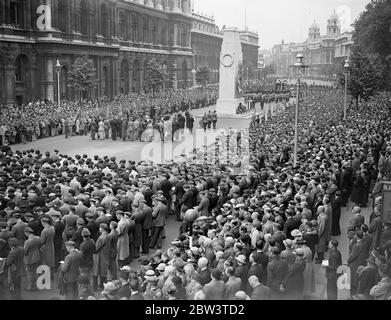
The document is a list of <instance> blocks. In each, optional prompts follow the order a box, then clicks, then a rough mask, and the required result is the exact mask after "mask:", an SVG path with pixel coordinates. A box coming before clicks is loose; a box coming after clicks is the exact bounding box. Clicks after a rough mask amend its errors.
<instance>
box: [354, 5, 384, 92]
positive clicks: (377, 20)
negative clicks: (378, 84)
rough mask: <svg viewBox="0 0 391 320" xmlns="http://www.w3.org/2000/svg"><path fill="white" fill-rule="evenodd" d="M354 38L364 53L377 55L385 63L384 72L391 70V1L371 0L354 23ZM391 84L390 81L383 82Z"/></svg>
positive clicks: (356, 44)
mask: <svg viewBox="0 0 391 320" xmlns="http://www.w3.org/2000/svg"><path fill="white" fill-rule="evenodd" d="M353 40H354V43H355V46H357V47H358V49H359V51H361V52H362V53H363V54H368V55H372V54H374V55H376V59H380V60H381V61H382V62H383V64H384V69H383V71H382V73H383V74H384V77H385V78H386V79H390V78H391V77H390V75H391V74H390V71H391V1H389V0H371V2H370V3H368V4H367V6H366V8H365V11H363V12H362V13H361V15H360V16H359V18H358V19H357V20H356V21H355V23H354V33H353ZM383 84H384V85H385V86H387V84H388V85H389V81H388V82H385V83H383Z"/></svg>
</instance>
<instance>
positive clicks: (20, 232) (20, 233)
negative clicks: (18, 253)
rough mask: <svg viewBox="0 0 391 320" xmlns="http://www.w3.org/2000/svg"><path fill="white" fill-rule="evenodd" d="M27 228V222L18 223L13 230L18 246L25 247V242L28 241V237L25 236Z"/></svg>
mask: <svg viewBox="0 0 391 320" xmlns="http://www.w3.org/2000/svg"><path fill="white" fill-rule="evenodd" d="M26 227H27V223H26V222H23V221H21V222H17V223H16V224H15V225H14V226H13V227H12V229H11V233H12V236H13V237H15V238H16V240H18V246H19V247H23V245H24V242H25V241H26V236H25V235H24V229H25V228H26Z"/></svg>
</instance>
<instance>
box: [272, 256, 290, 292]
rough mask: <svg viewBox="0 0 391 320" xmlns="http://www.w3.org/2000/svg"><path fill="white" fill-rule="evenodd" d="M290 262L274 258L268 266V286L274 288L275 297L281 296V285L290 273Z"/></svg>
mask: <svg viewBox="0 0 391 320" xmlns="http://www.w3.org/2000/svg"><path fill="white" fill-rule="evenodd" d="M288 272H289V268H288V263H287V262H286V261H285V260H281V259H279V258H278V259H274V260H272V261H271V262H269V264H268V266H267V286H268V287H269V288H270V290H272V293H273V295H274V297H275V298H276V297H278V296H279V292H280V286H281V284H282V283H283V280H284V279H285V276H286V275H287V274H288Z"/></svg>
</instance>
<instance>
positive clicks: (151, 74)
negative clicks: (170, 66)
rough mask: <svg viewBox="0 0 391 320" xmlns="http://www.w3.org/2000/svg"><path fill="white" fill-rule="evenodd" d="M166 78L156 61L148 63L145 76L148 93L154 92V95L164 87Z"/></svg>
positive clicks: (152, 60)
mask: <svg viewBox="0 0 391 320" xmlns="http://www.w3.org/2000/svg"><path fill="white" fill-rule="evenodd" d="M163 81H164V76H163V72H162V70H161V66H160V65H159V63H158V62H157V61H156V60H155V59H151V60H148V61H147V64H146V70H145V75H144V87H145V90H146V91H152V92H153V93H154V94H155V93H156V92H157V90H158V89H159V88H160V87H161V86H162V85H163Z"/></svg>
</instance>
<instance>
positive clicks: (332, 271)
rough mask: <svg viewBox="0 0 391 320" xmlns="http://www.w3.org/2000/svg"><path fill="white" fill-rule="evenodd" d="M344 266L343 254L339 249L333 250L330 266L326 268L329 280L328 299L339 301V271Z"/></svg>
mask: <svg viewBox="0 0 391 320" xmlns="http://www.w3.org/2000/svg"><path fill="white" fill-rule="evenodd" d="M340 265H342V257H341V252H340V251H339V250H338V249H332V250H330V252H329V266H328V267H326V278H327V299H328V300H337V297H338V296H337V293H338V289H337V279H338V274H337V269H338V267H339V266H340Z"/></svg>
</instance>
